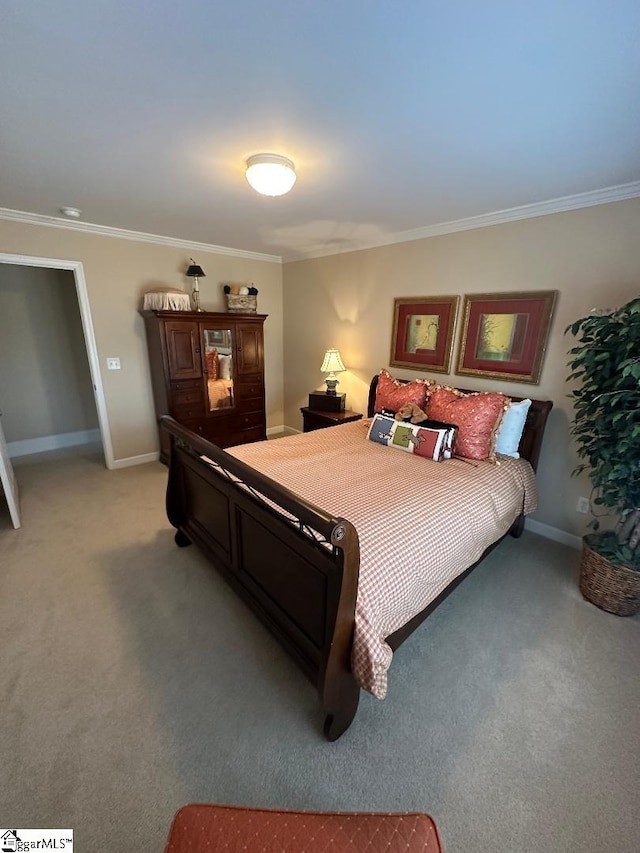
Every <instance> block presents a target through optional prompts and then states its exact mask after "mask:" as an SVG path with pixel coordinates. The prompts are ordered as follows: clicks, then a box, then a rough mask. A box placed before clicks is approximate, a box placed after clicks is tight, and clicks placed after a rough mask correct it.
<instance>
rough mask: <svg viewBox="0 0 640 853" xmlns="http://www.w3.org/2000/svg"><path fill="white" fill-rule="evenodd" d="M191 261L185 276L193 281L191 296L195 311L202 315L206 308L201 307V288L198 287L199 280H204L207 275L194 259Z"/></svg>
mask: <svg viewBox="0 0 640 853" xmlns="http://www.w3.org/2000/svg"><path fill="white" fill-rule="evenodd" d="M190 261H191V264H190V265H189V268H188V269H187V271H186V273H185V275H186V276H188V277H189V278H192V279H193V290H192V292H191V296H192V298H193V305H194V308H195V310H196V311H198V313H202V312H203V311H204V308H201V307H200V287H199V285H198V279H199V278H204V277H205V274H204V270H203V269H202V267H201V266H200V265H199V264H197V263H196V262H195V261H194V260H193V258H190Z"/></svg>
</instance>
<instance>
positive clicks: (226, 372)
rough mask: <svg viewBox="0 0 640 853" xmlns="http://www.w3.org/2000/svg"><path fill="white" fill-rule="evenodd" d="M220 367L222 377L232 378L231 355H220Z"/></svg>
mask: <svg viewBox="0 0 640 853" xmlns="http://www.w3.org/2000/svg"><path fill="white" fill-rule="evenodd" d="M218 369H219V371H220V379H231V356H230V355H221V356H218Z"/></svg>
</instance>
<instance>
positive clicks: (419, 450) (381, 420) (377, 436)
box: [367, 415, 455, 462]
mask: <svg viewBox="0 0 640 853" xmlns="http://www.w3.org/2000/svg"><path fill="white" fill-rule="evenodd" d="M454 432H455V430H454V429H451V428H448V427H443V428H430V427H422V426H419V425H417V424H410V423H403V422H402V421H396V420H395V419H393V418H388V417H384V416H383V415H375V416H374V418H373V420H372V421H371V426H370V427H369V432H368V433H367V438H368V439H370V440H371V441H376V442H377V443H378V444H384V445H385V446H387V447H396V448H398V449H399V450H405V451H407V452H408V453H415V454H416V456H423V457H424V458H425V459H433V460H434V462H442V461H443V460H444V459H450V458H451V450H452V444H453V435H454Z"/></svg>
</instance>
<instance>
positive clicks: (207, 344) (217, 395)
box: [202, 328, 234, 412]
mask: <svg viewBox="0 0 640 853" xmlns="http://www.w3.org/2000/svg"><path fill="white" fill-rule="evenodd" d="M202 337H203V340H204V360H205V374H206V382H207V401H208V408H209V411H211V412H217V411H220V410H222V409H230V408H233V405H234V400H233V361H232V359H233V338H232V333H231V329H207V328H204V329H203V330H202Z"/></svg>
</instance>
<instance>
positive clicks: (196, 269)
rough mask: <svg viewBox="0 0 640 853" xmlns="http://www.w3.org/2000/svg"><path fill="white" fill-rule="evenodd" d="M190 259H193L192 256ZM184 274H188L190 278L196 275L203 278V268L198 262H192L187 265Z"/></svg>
mask: <svg viewBox="0 0 640 853" xmlns="http://www.w3.org/2000/svg"><path fill="white" fill-rule="evenodd" d="M192 260H193V258H192ZM185 275H188V276H190V277H192V278H193V277H196V276H197V277H198V278H205V274H204V270H203V269H202V267H201V266H199V265H198V264H193V263H192V264H190V265H189V268H188V270H187V272H186V273H185Z"/></svg>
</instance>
